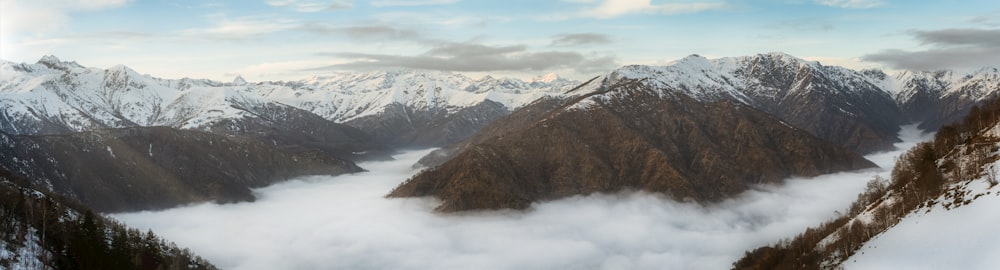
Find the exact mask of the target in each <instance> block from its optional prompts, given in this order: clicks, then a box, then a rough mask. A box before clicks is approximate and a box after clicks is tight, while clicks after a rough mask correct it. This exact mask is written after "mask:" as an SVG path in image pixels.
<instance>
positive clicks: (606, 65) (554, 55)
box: [309, 43, 616, 72]
mask: <svg viewBox="0 0 1000 270" xmlns="http://www.w3.org/2000/svg"><path fill="white" fill-rule="evenodd" d="M323 55H327V56H334V57H340V58H348V59H352V60H354V61H353V62H350V63H345V64H338V65H332V66H326V67H319V68H313V69H309V70H326V69H378V68H386V67H403V68H412V69H428V70H442V71H459V72H482V71H514V70H534V71H538V70H547V69H556V68H573V69H576V70H578V71H584V70H589V71H593V70H600V71H606V70H609V69H611V68H613V67H615V66H616V63H615V59H614V57H613V56H600V55H583V54H581V53H578V52H568V51H543V52H531V51H528V50H527V46H524V45H511V46H487V45H482V44H471V43H447V44H443V45H439V46H437V47H434V48H432V49H430V50H428V51H427V52H425V53H423V54H420V55H414V56H407V55H391V54H368V53H327V54H323Z"/></svg>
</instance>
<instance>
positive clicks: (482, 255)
mask: <svg viewBox="0 0 1000 270" xmlns="http://www.w3.org/2000/svg"><path fill="white" fill-rule="evenodd" d="M514 49H515V48H494V49H493V50H499V51H505V50H514ZM458 50H464V49H458ZM907 130H909V131H911V132H908V133H907V134H911V135H909V136H902V137H903V138H904V140H905V141H907V142H909V143H910V144H908V145H907V146H912V145H913V144H914V143H915V142H916V141H920V139H926V137H923V138H921V137H920V136H919V135H921V133H920V132H919V130H916V129H907ZM897 146H900V147H901V148H903V149H905V148H907V146H903V145H902V144H898V145H897ZM900 152H902V150H900V151H896V152H894V153H883V154H880V155H878V156H868V157H869V158H870V159H871V160H873V161H875V162H876V163H878V164H879V165H882V166H886V168H888V166H890V165H891V164H892V163H893V159H894V158H893V156H894V155H896V154H898V153H900ZM426 153H427V151H415V152H407V153H406V154H404V155H400V156H396V157H395V158H396V160H392V161H380V162H367V163H363V164H361V166H363V167H364V168H366V169H367V170H368V171H367V172H364V173H358V174H352V175H343V176H337V177H325V176H317V177H309V178H304V179H300V180H297V181H290V182H287V183H283V184H278V185H274V186H271V187H267V188H264V189H261V190H258V191H257V194H258V195H259V199H258V200H257V201H256V202H254V203H238V204H227V205H216V204H203V205H198V206H191V207H184V208H176V209H170V210H165V211H157V212H141V213H130V214H118V215H115V218H118V219H120V220H123V221H124V222H125V223H126V224H128V225H130V226H134V227H138V228H141V229H143V230H145V229H147V228H151V229H152V230H153V231H154V232H156V233H157V234H160V235H162V236H164V237H166V238H168V239H171V240H172V241H175V242H177V243H178V244H179V245H180V246H184V247H188V248H191V250H192V251H194V252H195V253H197V254H200V255H202V256H205V257H206V258H208V259H209V260H211V261H212V262H213V263H215V264H216V265H218V266H219V267H221V268H223V269H238V270H252V269H487V270H488V269H726V268H729V267H731V264H732V263H733V262H734V261H736V260H737V259H739V257H740V256H743V254H744V252H745V251H747V250H750V249H753V248H756V247H759V246H763V245H769V244H772V243H774V242H776V241H778V240H779V239H783V238H787V237H791V236H794V234H795V233H798V232H801V231H803V230H804V229H805V228H806V227H808V226H814V225H816V224H819V223H820V222H822V221H825V220H827V219H828V218H830V217H832V216H833V215H834V214H835V213H834V212H835V211H840V210H843V209H844V208H845V207H846V206H847V205H848V204H849V203H850V202H851V201H852V200H854V199H855V198H856V194H858V193H859V192H860V191H861V190H863V189H864V187H865V183H866V182H868V180H870V179H871V177H872V175H873V174H875V173H876V172H874V171H862V172H846V173H839V174H832V175H825V176H820V177H816V178H812V179H798V180H790V181H787V182H786V183H785V184H784V185H782V186H761V187H758V188H755V189H753V190H751V191H748V192H746V193H744V194H742V195H740V196H737V197H736V198H732V199H730V200H726V201H723V202H720V203H717V204H711V205H699V204H693V203H679V202H676V201H674V200H671V199H669V198H666V197H664V196H662V195H656V194H649V193H642V192H624V193H619V194H594V195H587V196H575V197H571V198H566V199H561V200H556V201H551V202H544V203H537V204H534V205H533V207H532V209H531V210H528V211H499V212H478V213H459V214H452V215H441V214H437V213H434V212H432V209H433V208H434V207H435V206H436V205H437V204H439V203H440V202H438V201H435V200H434V199H431V198H409V199H385V198H384V197H383V196H384V194H385V193H386V192H388V191H389V190H391V189H392V188H393V187H395V186H397V185H398V184H399V183H400V182H401V181H404V180H405V179H407V178H408V177H410V176H411V175H412V174H413V173H415V172H416V171H414V170H413V169H412V168H411V167H410V165H411V164H413V163H412V162H414V161H416V160H417V159H419V158H420V157H421V156H423V155H424V154H426ZM888 171H890V170H889V169H886V170H883V171H882V172H881V173H882V174H883V175H884V174H885V173H887V172H888Z"/></svg>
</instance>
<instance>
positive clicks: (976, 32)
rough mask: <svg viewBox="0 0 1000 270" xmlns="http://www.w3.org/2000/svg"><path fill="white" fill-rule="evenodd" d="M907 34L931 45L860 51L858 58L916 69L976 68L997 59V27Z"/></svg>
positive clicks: (999, 53)
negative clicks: (912, 48) (872, 51)
mask: <svg viewBox="0 0 1000 270" xmlns="http://www.w3.org/2000/svg"><path fill="white" fill-rule="evenodd" d="M910 34H911V35H913V37H914V38H915V39H916V40H917V41H919V42H921V43H922V44H924V45H929V46H931V48H929V49H926V50H918V51H907V50H900V49H890V50H884V51H881V52H878V53H873V54H868V55H864V56H862V57H861V59H862V60H865V61H872V62H880V63H884V64H887V65H889V66H891V67H893V68H898V69H907V70H918V71H919V70H939V69H954V68H977V67H982V66H989V65H996V63H998V62H1000V29H943V30H932V31H912V32H910Z"/></svg>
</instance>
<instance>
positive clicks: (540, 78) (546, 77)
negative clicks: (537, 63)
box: [528, 73, 560, 83]
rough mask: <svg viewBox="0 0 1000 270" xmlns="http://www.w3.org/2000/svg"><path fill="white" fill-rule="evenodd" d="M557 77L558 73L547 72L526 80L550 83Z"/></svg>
mask: <svg viewBox="0 0 1000 270" xmlns="http://www.w3.org/2000/svg"><path fill="white" fill-rule="evenodd" d="M558 79H560V78H559V75H558V74H555V73H549V74H545V75H542V76H538V77H534V78H531V79H530V80H528V82H532V83H533V82H542V83H552V82H554V81H556V80H558Z"/></svg>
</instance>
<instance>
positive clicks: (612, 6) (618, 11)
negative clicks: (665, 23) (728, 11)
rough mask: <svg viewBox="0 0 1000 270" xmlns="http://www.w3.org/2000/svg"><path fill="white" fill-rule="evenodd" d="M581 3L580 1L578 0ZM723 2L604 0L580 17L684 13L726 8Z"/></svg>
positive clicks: (609, 17)
mask: <svg viewBox="0 0 1000 270" xmlns="http://www.w3.org/2000/svg"><path fill="white" fill-rule="evenodd" d="M578 3H579V2H578ZM725 7H726V4H725V3H722V2H683V3H664V4H659V5H654V4H653V3H652V2H651V0H604V1H602V2H601V3H600V4H598V5H597V6H596V7H593V8H588V9H584V10H582V11H580V12H579V14H578V16H579V17H584V18H597V19H611V18H615V17H619V16H623V15H627V14H633V13H644V14H665V15H670V14H684V13H696V12H702V11H708V10H717V9H722V8H725Z"/></svg>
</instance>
